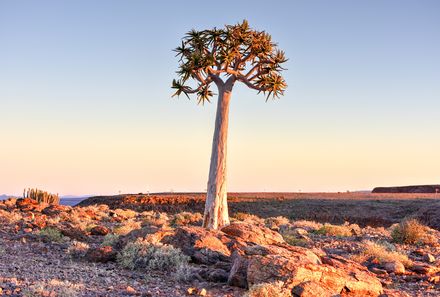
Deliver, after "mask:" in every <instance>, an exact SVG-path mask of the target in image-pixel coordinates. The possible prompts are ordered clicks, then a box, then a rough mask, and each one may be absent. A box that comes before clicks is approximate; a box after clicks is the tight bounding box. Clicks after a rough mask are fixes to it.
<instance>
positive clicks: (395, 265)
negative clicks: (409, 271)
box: [383, 261, 405, 274]
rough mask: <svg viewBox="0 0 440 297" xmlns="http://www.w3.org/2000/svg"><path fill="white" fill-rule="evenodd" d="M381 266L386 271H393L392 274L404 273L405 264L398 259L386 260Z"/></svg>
mask: <svg viewBox="0 0 440 297" xmlns="http://www.w3.org/2000/svg"><path fill="white" fill-rule="evenodd" d="M383 268H384V269H385V270H386V271H387V272H388V273H394V274H404V273H405V266H403V264H402V263H401V262H400V261H392V262H386V263H384V264H383Z"/></svg>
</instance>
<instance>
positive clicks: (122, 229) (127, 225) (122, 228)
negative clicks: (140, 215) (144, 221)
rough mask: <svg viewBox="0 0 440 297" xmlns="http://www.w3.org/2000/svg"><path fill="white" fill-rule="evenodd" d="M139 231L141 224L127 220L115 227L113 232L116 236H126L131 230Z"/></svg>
mask: <svg viewBox="0 0 440 297" xmlns="http://www.w3.org/2000/svg"><path fill="white" fill-rule="evenodd" d="M137 229H141V222H137V221H134V220H127V221H124V222H123V223H122V224H120V225H119V226H118V227H116V228H115V229H114V230H113V232H114V233H115V234H117V235H127V234H128V233H130V232H131V231H133V230H137Z"/></svg>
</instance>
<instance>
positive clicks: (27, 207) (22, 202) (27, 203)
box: [15, 198, 47, 211]
mask: <svg viewBox="0 0 440 297" xmlns="http://www.w3.org/2000/svg"><path fill="white" fill-rule="evenodd" d="M15 205H16V207H17V208H18V209H20V210H21V211H41V210H42V208H44V207H45V206H46V205H47V204H46V205H43V204H39V203H38V201H37V200H34V199H30V198H19V199H17V201H16V202H15Z"/></svg>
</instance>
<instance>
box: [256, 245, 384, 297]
mask: <svg viewBox="0 0 440 297" xmlns="http://www.w3.org/2000/svg"><path fill="white" fill-rule="evenodd" d="M323 263H324V264H320V263H316V262H315V261H314V259H313V257H311V258H310V257H308V256H307V254H306V253H299V252H290V253H289V252H285V253H281V254H280V253H279V252H278V253H277V254H269V255H266V256H252V257H250V258H249V265H248V271H247V274H248V277H247V279H248V284H249V285H253V284H260V283H267V282H272V281H277V280H281V281H283V282H285V285H286V286H287V288H288V289H292V288H293V287H295V286H297V285H299V284H300V283H302V282H305V281H315V282H319V283H320V284H321V285H322V286H323V287H325V288H328V289H329V290H330V292H332V293H333V294H342V293H344V294H345V296H378V295H379V294H381V293H382V285H381V283H380V281H379V280H378V279H377V278H376V277H375V276H374V274H372V273H371V272H369V271H368V270H367V269H366V268H365V267H363V266H361V265H359V264H357V263H355V262H353V261H350V260H347V259H344V258H342V257H338V256H332V257H329V258H328V259H326V260H325V261H323Z"/></svg>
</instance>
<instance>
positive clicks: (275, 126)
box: [0, 0, 440, 194]
mask: <svg viewBox="0 0 440 297" xmlns="http://www.w3.org/2000/svg"><path fill="white" fill-rule="evenodd" d="M153 3H154V4H153ZM439 15H440V1H435V0H433V1H404V0H399V1H374V0H369V1H337V0H336V1H269V2H268V1H255V0H254V1H108V0H106V1H103V0H101V1H79V0H76V1H73V0H72V1H59V0H57V1H15V0H10V1H5V0H0V136H1V138H0V194H1V193H8V194H19V193H21V191H22V189H23V188H24V187H39V188H42V189H44V190H48V191H51V192H58V193H60V194H111V193H117V192H118V191H122V192H136V193H137V192H146V191H168V190H171V189H173V190H175V191H202V190H204V189H205V188H206V182H207V176H208V167H209V158H210V150H211V141H212V133H213V124H214V116H215V114H214V112H215V104H208V105H205V106H198V105H197V104H196V100H191V101H188V100H187V99H186V98H185V97H184V96H183V97H181V98H171V97H170V95H171V94H172V90H171V89H170V85H171V80H172V79H173V78H174V77H175V71H176V70H177V65H178V61H177V59H176V58H175V57H174V53H173V52H172V49H173V48H174V47H176V46H177V45H179V42H180V38H181V37H182V36H183V35H184V34H185V33H186V32H187V31H188V30H190V29H191V28H196V29H207V28H212V27H214V26H216V27H221V26H223V25H224V24H233V23H237V22H239V21H241V20H242V19H248V20H249V22H250V25H251V26H252V27H254V28H256V29H259V30H266V31H267V32H269V33H270V34H271V35H272V37H273V40H274V41H276V42H278V44H279V47H280V48H281V49H284V50H285V52H286V55H287V56H288V58H290V60H289V62H288V63H287V64H288V65H287V68H288V70H287V71H286V72H285V74H284V76H285V79H286V80H287V83H288V85H289V87H288V90H287V92H286V94H285V96H284V97H282V98H281V99H279V100H275V101H269V102H267V103H266V102H265V100H264V96H263V95H257V94H256V92H255V91H253V90H249V89H246V87H245V86H243V85H236V86H235V89H234V93H233V98H232V102H231V110H230V111H231V114H230V127H229V128H230V129H229V132H230V134H229V143H228V162H229V169H228V171H229V181H228V183H229V189H230V190H231V191H264V190H266V191H298V190H302V191H345V190H357V189H359V190H361V189H371V188H372V187H374V186H379V185H407V184H429V183H440V155H439V154H440V137H439V128H440V17H439Z"/></svg>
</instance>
